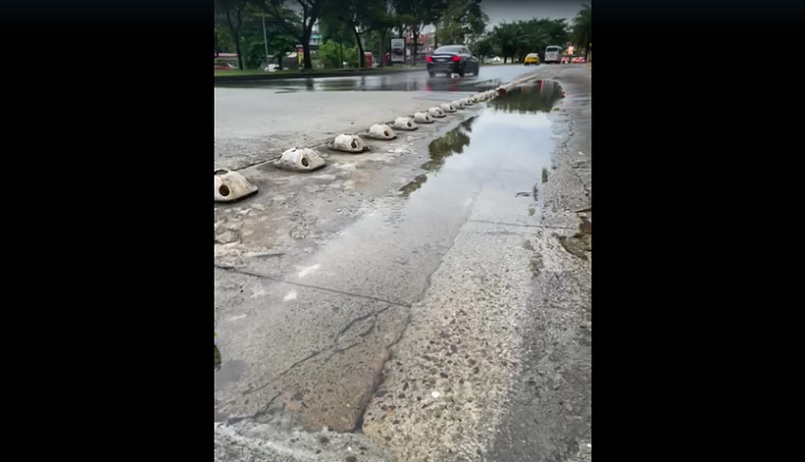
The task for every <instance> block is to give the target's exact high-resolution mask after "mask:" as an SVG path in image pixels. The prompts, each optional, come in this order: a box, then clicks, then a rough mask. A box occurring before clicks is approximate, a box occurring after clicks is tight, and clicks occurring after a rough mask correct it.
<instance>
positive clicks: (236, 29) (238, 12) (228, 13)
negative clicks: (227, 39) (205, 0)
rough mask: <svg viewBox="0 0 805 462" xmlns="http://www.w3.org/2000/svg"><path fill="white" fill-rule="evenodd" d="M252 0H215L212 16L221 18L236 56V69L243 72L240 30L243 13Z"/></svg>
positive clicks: (243, 17)
mask: <svg viewBox="0 0 805 462" xmlns="http://www.w3.org/2000/svg"><path fill="white" fill-rule="evenodd" d="M251 1H252V0H215V4H214V14H215V15H216V16H219V17H223V18H224V19H225V20H226V25H227V27H228V29H229V33H230V36H231V37H232V40H233V42H234V45H235V53H237V55H238V69H241V70H243V69H244V67H243V56H242V54H241V49H240V48H241V47H240V30H241V28H242V27H243V20H244V19H245V15H244V11H245V10H246V7H248V6H249V4H250V3H251Z"/></svg>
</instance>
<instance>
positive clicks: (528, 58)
mask: <svg viewBox="0 0 805 462" xmlns="http://www.w3.org/2000/svg"><path fill="white" fill-rule="evenodd" d="M523 64H524V65H526V66H528V65H529V64H539V55H538V54H537V53H529V54H527V55H525V59H524V60H523Z"/></svg>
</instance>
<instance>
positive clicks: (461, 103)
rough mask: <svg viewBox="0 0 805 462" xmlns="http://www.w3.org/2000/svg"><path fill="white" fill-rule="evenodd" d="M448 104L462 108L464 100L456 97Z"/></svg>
mask: <svg viewBox="0 0 805 462" xmlns="http://www.w3.org/2000/svg"><path fill="white" fill-rule="evenodd" d="M450 105H452V106H453V107H454V108H456V109H464V106H465V104H464V102H463V101H461V100H460V99H457V100H455V101H451V102H450Z"/></svg>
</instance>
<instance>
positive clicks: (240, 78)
mask: <svg viewBox="0 0 805 462" xmlns="http://www.w3.org/2000/svg"><path fill="white" fill-rule="evenodd" d="M426 70H427V69H426V68H414V69H406V70H402V71H386V70H381V71H374V70H373V71H354V72H348V71H340V72H339V71H334V72H316V73H311V74H305V73H297V74H282V75H279V74H272V73H269V72H267V73H265V74H255V75H216V76H215V83H220V82H247V81H260V80H297V79H315V78H319V77H363V76H367V75H369V76H371V75H389V74H407V73H409V72H425V71H426Z"/></svg>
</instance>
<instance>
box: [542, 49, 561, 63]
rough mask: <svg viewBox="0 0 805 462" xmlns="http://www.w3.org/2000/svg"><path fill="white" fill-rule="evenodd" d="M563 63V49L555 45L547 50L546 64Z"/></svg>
mask: <svg viewBox="0 0 805 462" xmlns="http://www.w3.org/2000/svg"><path fill="white" fill-rule="evenodd" d="M561 61H562V47H558V46H555V45H552V46H549V47H546V48H545V61H544V62H545V63H558V62H561Z"/></svg>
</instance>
